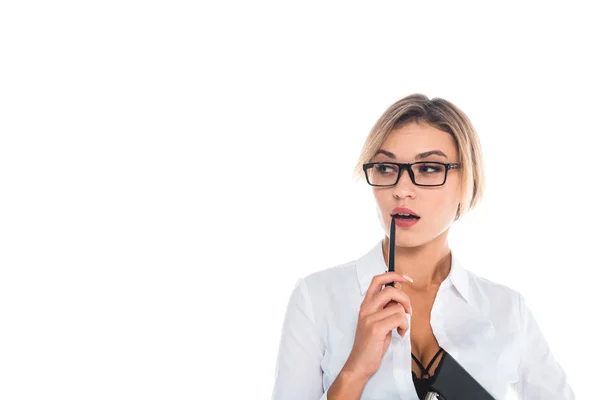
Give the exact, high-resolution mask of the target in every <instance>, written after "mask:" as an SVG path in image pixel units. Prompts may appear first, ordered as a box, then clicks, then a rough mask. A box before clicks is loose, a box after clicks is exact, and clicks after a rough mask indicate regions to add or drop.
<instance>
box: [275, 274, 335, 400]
mask: <svg viewBox="0 0 600 400" xmlns="http://www.w3.org/2000/svg"><path fill="white" fill-rule="evenodd" d="M323 351H324V350H323V348H322V345H321V340H320V336H319V333H318V330H317V327H316V324H315V318H314V314H313V310H312V304H311V301H310V297H309V296H308V290H307V288H306V282H305V281H304V279H299V280H298V282H297V283H296V286H295V287H294V289H293V291H292V294H291V296H290V299H289V302H288V306H287V311H286V314H285V318H284V322H283V328H282V333H281V340H280V343H279V350H278V354H277V364H276V367H275V385H274V388H273V394H272V397H271V400H327V392H326V391H324V390H323V371H322V369H321V359H322V358H323Z"/></svg>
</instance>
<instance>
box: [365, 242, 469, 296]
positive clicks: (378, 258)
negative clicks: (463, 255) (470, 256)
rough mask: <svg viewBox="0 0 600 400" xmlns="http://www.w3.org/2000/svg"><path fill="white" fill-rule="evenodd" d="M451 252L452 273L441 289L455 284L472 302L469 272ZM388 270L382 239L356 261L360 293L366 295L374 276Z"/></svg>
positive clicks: (461, 293)
mask: <svg viewBox="0 0 600 400" xmlns="http://www.w3.org/2000/svg"><path fill="white" fill-rule="evenodd" d="M451 254H452V261H451V267H450V273H449V274H448V277H447V278H446V279H444V281H443V282H442V284H441V285H440V289H443V288H445V287H446V286H448V285H453V286H454V287H455V288H456V290H457V291H458V292H459V293H460V295H461V296H462V297H463V298H464V299H465V300H466V301H467V302H470V296H469V276H468V272H467V270H466V269H465V268H464V267H463V266H462V265H461V263H460V261H459V259H458V258H457V257H456V255H455V254H454V252H452V253H451ZM386 271H387V265H386V263H385V260H384V258H383V240H381V241H379V242H378V243H377V244H376V245H375V246H374V247H373V248H372V249H371V250H370V251H369V252H368V253H367V254H365V255H364V256H362V257H361V258H359V259H358V260H357V261H356V274H357V277H358V282H359V285H360V293H361V294H362V295H364V294H365V293H366V292H367V289H368V288H369V285H370V284H371V281H372V280H373V277H374V276H375V275H379V274H382V273H384V272H386Z"/></svg>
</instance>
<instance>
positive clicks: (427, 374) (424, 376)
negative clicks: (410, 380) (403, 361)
mask: <svg viewBox="0 0 600 400" xmlns="http://www.w3.org/2000/svg"><path fill="white" fill-rule="evenodd" d="M443 352H444V349H442V348H441V347H440V349H439V350H438V351H437V353H435V356H433V358H432V359H431V361H430V362H429V364H428V365H427V368H425V367H424V366H423V364H421V361H419V359H418V358H417V357H416V356H415V355H414V354H413V353H412V352H411V353H410V355H411V356H412V358H413V360H415V362H416V363H417V366H418V367H419V369H421V377H420V378H418V377H417V374H416V373H415V371H411V372H412V373H413V375H414V378H415V379H418V380H419V381H428V380H430V379H431V378H433V377H434V376H435V374H437V372H438V370H439V368H440V365H441V361H440V363H439V364H438V366H437V368H436V369H435V371H434V372H433V374H431V373H430V372H429V369H430V368H431V366H432V365H433V363H435V360H436V359H437V358H438V356H439V355H440V354H442V353H443Z"/></svg>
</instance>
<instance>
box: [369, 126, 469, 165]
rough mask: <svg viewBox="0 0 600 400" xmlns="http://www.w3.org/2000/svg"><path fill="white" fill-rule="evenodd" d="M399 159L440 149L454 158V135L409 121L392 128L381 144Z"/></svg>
mask: <svg viewBox="0 0 600 400" xmlns="http://www.w3.org/2000/svg"><path fill="white" fill-rule="evenodd" d="M381 148H382V149H384V150H387V151H390V152H392V153H394V154H395V155H396V157H398V158H399V159H412V158H413V157H414V156H415V155H416V154H419V153H424V152H426V151H430V150H441V151H443V152H444V153H446V154H447V155H448V157H449V158H450V159H456V157H457V156H458V151H457V149H456V144H455V142H454V137H452V135H451V134H449V133H448V132H444V131H442V130H440V129H437V128H435V127H433V126H431V125H427V124H417V123H411V124H408V125H405V126H403V127H401V128H398V129H394V130H393V131H391V132H390V134H389V135H388V137H387V138H386V139H385V141H384V142H383V145H382V146H381Z"/></svg>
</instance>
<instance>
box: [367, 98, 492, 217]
mask: <svg viewBox="0 0 600 400" xmlns="http://www.w3.org/2000/svg"><path fill="white" fill-rule="evenodd" d="M413 122H416V123H426V124H428V125H431V126H433V127H434V128H437V129H439V130H441V131H444V132H447V133H449V134H450V135H452V137H454V142H455V144H456V146H457V149H458V158H459V160H458V162H459V163H461V164H462V168H461V169H460V171H461V182H462V193H461V196H460V203H459V211H458V212H457V216H456V219H458V218H459V216H460V215H464V214H465V213H466V212H468V211H469V210H471V209H473V208H474V207H475V206H476V205H477V204H478V203H479V202H480V200H481V197H482V194H483V189H484V186H485V177H484V170H483V169H484V168H483V154H482V151H481V144H480V142H479V136H478V135H477V132H476V131H475V129H474V128H473V125H472V124H471V121H470V120H469V118H468V117H467V116H466V114H465V113H463V112H462V111H461V110H460V109H459V108H458V107H456V106H455V105H454V104H452V103H451V102H449V101H447V100H444V99H441V98H439V97H436V98H433V99H431V100H430V99H429V98H427V96H424V95H422V94H412V95H410V96H406V97H404V98H403V99H400V100H398V101H397V102H395V103H394V104H392V105H391V106H390V107H389V108H388V109H387V110H386V111H385V112H384V113H383V115H382V116H381V117H379V119H378V120H377V122H376V123H375V125H374V126H373V128H372V129H371V132H370V133H369V136H368V137H367V139H366V140H365V143H364V145H363V148H362V152H361V154H360V157H359V160H358V163H357V164H356V167H355V176H356V178H357V179H363V180H364V178H365V176H364V172H363V164H365V163H368V162H369V161H370V160H371V159H372V158H373V157H374V155H375V153H376V152H377V150H379V149H380V148H381V146H382V145H383V142H385V139H386V138H387V137H388V135H389V134H390V132H391V131H393V130H394V129H398V128H400V127H402V126H404V125H407V124H410V123H413Z"/></svg>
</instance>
